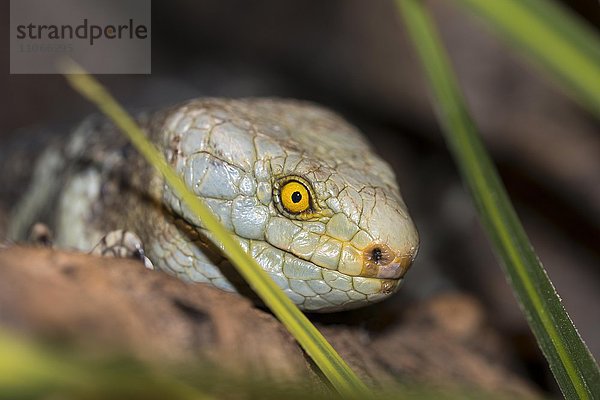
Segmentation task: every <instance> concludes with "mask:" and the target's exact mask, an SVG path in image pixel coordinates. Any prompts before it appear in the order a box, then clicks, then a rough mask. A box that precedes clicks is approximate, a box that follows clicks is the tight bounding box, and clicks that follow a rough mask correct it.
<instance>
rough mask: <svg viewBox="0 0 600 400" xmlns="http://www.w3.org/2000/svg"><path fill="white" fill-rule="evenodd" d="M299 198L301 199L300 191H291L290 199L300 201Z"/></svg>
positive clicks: (295, 201)
mask: <svg viewBox="0 0 600 400" xmlns="http://www.w3.org/2000/svg"><path fill="white" fill-rule="evenodd" d="M300 200H302V193H300V192H294V193H292V201H293V202H294V203H300Z"/></svg>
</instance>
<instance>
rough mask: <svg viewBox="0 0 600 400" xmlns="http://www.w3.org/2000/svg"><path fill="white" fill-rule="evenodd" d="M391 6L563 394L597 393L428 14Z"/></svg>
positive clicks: (411, 2)
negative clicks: (414, 52)
mask: <svg viewBox="0 0 600 400" xmlns="http://www.w3.org/2000/svg"><path fill="white" fill-rule="evenodd" d="M503 1H504V0H503ZM482 3H486V2H485V1H483V2H482ZM490 3H492V2H490ZM493 3H496V2H493ZM396 4H397V6H398V7H399V9H400V11H401V15H402V17H403V21H404V22H405V24H406V27H407V29H408V32H409V34H410V36H411V37H412V40H413V43H414V45H415V46H416V49H417V51H418V53H419V56H420V58H421V61H422V63H423V66H424V68H425V71H426V73H427V77H428V79H429V83H430V85H431V88H432V91H433V94H434V98H435V103H436V105H437V109H438V114H439V120H440V122H441V124H442V127H443V130H444V132H445V137H446V141H447V142H448V144H449V147H450V150H451V152H452V153H453V156H454V159H455V160H456V162H457V164H458V166H459V168H460V171H461V174H462V176H463V179H464V180H465V181H466V183H467V186H468V187H469V189H470V191H471V194H472V196H473V198H474V200H475V204H476V206H477V208H478V211H479V215H480V218H481V220H482V222H483V225H484V227H485V228H486V230H487V233H488V235H489V237H490V239H491V241H492V244H493V245H494V248H495V251H496V253H497V254H498V256H499V258H500V260H501V262H502V264H503V266H504V270H505V273H506V276H507V278H508V281H509V283H510V284H511V286H512V288H513V291H514V293H515V295H516V297H517V299H518V301H519V303H520V304H521V306H522V309H523V312H524V313H525V316H526V317H527V321H528V322H529V325H530V327H531V330H532V331H533V333H534V334H535V336H536V339H537V341H538V344H539V346H540V348H541V349H542V351H543V353H544V355H545V356H546V359H547V360H548V363H549V365H550V368H551V369H552V372H553V374H554V376H555V378H556V380H557V382H558V384H559V386H560V388H561V390H562V392H563V394H564V395H565V397H566V398H569V399H572V398H580V399H594V398H597V397H596V396H598V395H599V390H598V388H600V370H599V369H598V365H597V364H596V361H595V360H594V358H593V357H592V355H591V354H590V352H589V350H588V349H587V347H586V346H585V344H584V343H583V341H582V340H581V338H580V336H579V334H578V333H577V330H576V329H575V326H574V325H573V323H572V321H571V319H570V318H569V316H568V314H567V313H566V311H565V309H564V307H563V305H562V304H561V301H560V299H559V297H558V295H557V293H556V290H555V289H554V287H553V285H552V283H551V282H550V280H549V279H548V276H547V275H546V272H545V270H544V268H543V267H542V265H541V263H540V262H539V260H538V258H537V256H536V254H535V252H534V251H533V248H532V246H531V244H530V242H529V239H528V238H527V235H526V233H525V231H524V230H523V227H522V226H521V223H520V221H519V219H518V217H517V215H516V213H515V211H514V209H513V207H512V205H511V203H510V200H509V198H508V195H507V194H506V191H505V189H504V187H503V185H502V183H501V181H500V178H499V177H498V174H497V172H496V170H495V168H494V166H493V164H492V162H491V160H490V158H489V156H488V155H487V153H486V151H485V149H484V147H483V144H482V142H481V139H480V138H479V136H478V134H477V132H476V129H475V127H474V125H473V122H472V121H471V118H470V117H469V115H468V112H467V109H466V106H465V103H464V100H463V97H462V95H461V93H460V90H459V87H458V84H457V82H456V79H455V77H454V74H453V71H452V68H451V66H450V63H449V61H448V58H447V55H446V53H445V51H444V49H443V47H442V45H441V43H440V40H439V38H438V36H437V32H436V30H435V28H434V26H433V24H432V22H431V20H430V18H429V15H428V14H427V12H426V10H425V9H424V6H423V5H422V2H421V1H420V0H396ZM594 391H595V392H594Z"/></svg>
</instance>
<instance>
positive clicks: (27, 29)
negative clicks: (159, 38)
mask: <svg viewBox="0 0 600 400" xmlns="http://www.w3.org/2000/svg"><path fill="white" fill-rule="evenodd" d="M147 37H148V27H146V25H143V24H139V25H137V24H134V21H133V19H131V18H130V19H129V23H128V24H123V25H95V24H90V23H89V21H88V19H87V18H84V19H83V23H82V24H80V25H77V26H73V25H39V24H34V23H29V24H27V25H17V39H38V40H45V39H46V40H47V39H50V40H57V39H59V40H64V39H68V40H72V39H88V40H89V44H90V46H93V45H94V41H97V40H98V39H103V38H104V39H124V38H125V39H146V38H147Z"/></svg>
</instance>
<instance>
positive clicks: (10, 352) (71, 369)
mask: <svg viewBox="0 0 600 400" xmlns="http://www.w3.org/2000/svg"><path fill="white" fill-rule="evenodd" d="M0 354H1V355H2V356H1V357H0V398H3V399H9V398H41V397H53V396H52V395H51V394H54V395H57V394H58V396H54V397H57V398H61V399H62V398H65V399H71V398H98V397H97V396H98V394H102V393H105V394H106V395H107V396H108V397H109V398H111V397H114V395H115V394H121V395H122V394H126V393H128V394H131V395H132V396H133V395H136V394H137V395H139V394H145V395H147V394H152V395H153V396H156V397H153V398H177V399H182V400H213V399H215V397H214V396H212V395H209V394H207V393H204V392H203V391H202V390H200V389H198V388H196V387H193V386H190V385H189V384H187V383H186V382H184V381H181V380H179V379H176V378H175V377H171V376H165V375H164V374H161V373H157V372H156V371H153V370H152V369H151V368H146V367H144V366H143V365H140V364H138V363H127V364H125V363H124V362H122V361H120V362H118V363H112V364H110V365H109V366H106V365H103V364H102V363H101V362H99V360H96V362H90V361H89V360H88V361H86V360H83V359H80V358H77V357H75V354H67V353H66V352H65V351H59V350H57V349H51V348H49V347H48V346H47V345H46V346H44V345H40V344H38V343H34V342H32V341H31V340H30V339H23V338H22V337H18V336H17V335H16V334H14V333H9V332H7V331H4V330H0ZM123 364H124V365H123ZM119 366H120V367H119ZM49 395H50V396H49ZM110 395H112V396H110ZM101 397H103V396H101ZM133 398H145V397H139V396H134V397H133Z"/></svg>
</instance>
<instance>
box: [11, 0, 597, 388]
mask: <svg viewBox="0 0 600 400" xmlns="http://www.w3.org/2000/svg"><path fill="white" fill-rule="evenodd" d="M427 3H428V4H429V5H430V8H431V10H432V11H433V13H434V16H435V19H436V22H437V23H438V26H439V29H440V31H441V35H442V37H443V40H444V42H445V44H446V45H447V48H448V50H449V53H450V55H451V58H452V61H453V62H454V66H455V68H456V70H457V73H458V75H459V79H460V82H461V84H462V86H463V88H464V91H465V93H466V96H467V99H468V103H469V106H470V109H471V111H472V114H473V117H474V118H475V120H476V122H477V124H478V127H479V129H480V132H481V134H482V135H483V137H484V139H485V141H486V144H487V146H488V148H489V150H490V152H491V154H492V155H493V157H494V159H495V161H496V163H497V165H498V168H499V170H500V173H501V175H502V177H503V179H504V181H505V184H506V185H507V188H508V190H509V192H510V195H511V197H512V199H513V200H514V203H515V206H516V208H517V211H518V213H519V215H520V217H521V218H522V221H523V223H524V225H525V228H526V230H527V232H528V233H529V235H530V238H531V240H532V242H533V244H534V247H535V249H536V251H537V252H538V254H539V256H540V258H541V260H542V262H543V263H544V265H545V267H546V268H547V270H548V273H549V275H550V277H551V279H552V280H553V282H554V284H555V286H556V287H557V289H558V292H559V293H560V295H561V297H562V299H563V300H564V303H565V306H566V308H567V309H568V311H569V313H570V315H571V317H572V318H573V320H574V322H575V324H576V326H577V327H578V329H579V331H580V333H581V335H582V336H583V338H584V339H585V340H586V342H587V344H588V346H589V347H590V350H591V351H592V353H594V354H595V355H596V357H598V356H599V355H600V318H598V311H597V307H598V306H599V305H600V280H599V278H600V269H599V266H600V262H599V261H600V135H599V133H600V132H599V129H598V123H597V122H598V121H597V120H594V119H593V118H592V117H591V116H590V114H588V113H586V112H585V110H583V109H582V108H580V107H579V106H578V105H577V104H576V103H574V102H573V101H571V100H570V99H569V98H568V97H567V96H566V95H565V94H564V93H563V92H562V91H561V89H560V88H559V87H558V86H557V85H555V84H554V83H553V82H552V81H551V79H550V78H549V77H548V76H547V75H546V74H545V73H543V72H541V71H540V70H539V69H537V68H535V67H533V66H532V65H530V64H529V63H528V61H527V60H526V57H521V56H520V55H519V54H517V53H516V52H514V51H513V50H512V49H511V48H510V47H508V46H507V45H506V44H504V43H503V42H501V41H499V40H497V39H496V38H495V37H494V36H493V35H492V34H490V32H489V31H488V30H487V29H486V27H485V26H484V24H483V23H482V21H479V20H477V19H475V18H472V17H471V16H470V15H467V14H466V13H465V12H464V10H463V9H460V8H458V7H455V6H454V2H449V1H429V2H427ZM564 3H565V5H566V6H568V7H570V8H571V9H572V11H573V12H575V13H577V14H579V16H580V17H581V18H582V19H583V20H586V22H587V23H588V24H590V25H592V26H593V27H595V28H596V29H597V27H598V26H599V22H600V8H599V7H598V3H597V2H596V1H595V0H579V1H569V2H567V1H564ZM114 12H115V13H118V12H119V10H114ZM0 14H1V15H3V16H4V18H2V23H3V24H4V25H5V26H4V31H5V32H7V31H8V15H9V13H8V2H2V4H1V5H0ZM152 16H153V20H152V74H151V75H148V76H142V75H139V76H135V75H127V76H110V75H105V76H101V77H100V78H101V81H102V82H103V83H104V84H106V85H107V86H108V88H109V89H110V90H111V91H112V92H113V93H114V94H115V96H116V97H117V98H118V99H119V100H120V101H121V102H122V103H124V104H125V105H126V106H128V107H130V108H132V109H136V108H147V107H158V106H161V105H167V104H172V103H174V102H177V101H180V100H184V99H187V98H190V97H196V96H232V97H243V96H278V97H293V98H299V99H306V100H310V101H315V102H318V103H321V104H323V105H326V106H328V107H330V108H333V109H334V110H337V111H338V112H340V113H341V114H342V115H343V116H345V117H346V118H347V119H349V120H350V121H351V122H353V123H355V124H356V125H358V126H359V127H360V128H361V129H362V130H363V132H364V133H365V134H366V135H367V136H368V137H369V138H370V140H371V141H372V143H373V144H374V146H375V147H376V149H377V150H378V151H379V153H380V154H381V155H382V156H383V157H384V158H385V159H386V160H387V161H388V162H389V163H390V164H392V166H393V167H394V169H395V171H396V172H397V175H398V180H399V182H400V185H401V188H402V192H403V195H404V198H405V200H406V202H407V204H408V206H409V209H410V210H411V212H412V215H413V217H414V219H415V220H416V224H417V226H418V228H419V231H420V233H421V240H422V247H421V251H420V254H419V257H418V258H417V261H416V263H415V265H414V267H413V269H412V270H411V272H410V274H409V276H408V279H407V280H406V282H405V286H404V289H403V290H402V291H401V293H400V294H399V295H397V296H395V297H394V298H393V299H392V300H390V301H388V302H386V303H385V304H384V305H383V306H382V307H381V308H380V309H381V310H385V312H388V313H393V312H401V311H402V310H404V309H406V308H407V307H408V308H409V307H410V306H411V304H413V303H414V302H418V301H420V300H422V299H425V298H428V297H430V296H433V295H434V294H438V293H441V292H445V291H460V292H465V293H469V294H472V295H473V296H475V297H476V298H478V299H479V300H480V301H481V302H482V304H483V305H484V307H485V310H486V313H487V317H488V319H489V321H490V323H491V324H492V325H494V326H495V327H496V328H497V329H498V330H499V331H500V332H501V333H502V336H503V337H504V338H506V341H507V343H510V346H511V351H513V352H514V354H515V355H516V356H517V357H518V359H519V360H521V363H522V365H523V366H524V367H525V371H527V372H526V374H529V375H530V376H531V378H532V379H534V380H535V381H536V382H537V383H538V384H540V385H541V386H542V387H543V388H545V389H548V390H553V385H554V384H553V383H552V379H551V377H550V376H549V372H548V370H547V368H546V367H545V362H544V360H543V359H542V357H541V354H540V352H539V350H537V347H536V345H535V341H534V339H533V338H532V336H531V334H530V333H529V330H528V327H527V324H526V322H525V320H524V318H523V316H522V315H521V312H520V310H519V308H518V305H517V303H516V302H515V300H514V298H513V295H512V293H511V290H510V288H509V287H508V285H507V283H506V281H505V279H504V276H503V274H502V271H501V269H500V266H499V264H498V262H497V261H496V259H495V258H494V256H493V254H492V252H491V250H490V246H489V243H488V241H487V239H486V237H485V235H484V233H483V232H482V230H481V227H480V225H479V223H478V221H477V218H476V215H475V211H474V209H473V205H472V203H471V201H470V199H469V197H468V195H467V194H466V192H465V191H464V188H463V185H462V184H461V181H460V178H459V176H458V175H457V173H456V169H455V167H454V164H453V162H452V160H451V158H450V157H449V154H448V152H447V150H446V147H445V144H444V142H443V138H442V135H441V133H440V131H439V127H438V124H437V122H436V120H435V116H434V113H433V110H432V107H431V105H430V103H429V101H428V93H427V87H426V85H425V81H424V76H423V73H422V71H421V67H420V66H419V64H418V62H417V61H418V60H417V59H416V56H415V54H414V51H413V48H412V47H411V46H410V43H409V42H408V39H407V37H406V32H405V30H404V28H403V27H402V26H401V23H400V22H399V20H398V18H397V16H396V15H395V9H394V7H393V2H391V1H374V2H365V1H360V0H352V1H348V0H346V1H342V0H335V1H334V0H330V1H326V2H324V1H285V2H281V1H276V0H272V1H267V0H261V1H254V2H248V1H242V0H239V1H230V0H227V1H217V0H213V1H192V0H172V1H169V2H166V1H165V2H159V1H154V2H153V4H152ZM4 44H5V48H7V46H8V38H7V36H6V40H5V43H4ZM0 57H2V58H4V59H3V60H2V63H1V64H2V68H3V73H2V77H1V78H0V79H2V85H1V86H0V146H7V144H6V143H14V142H15V141H21V142H23V143H25V144H26V145H28V146H31V148H32V154H35V153H36V152H37V151H38V150H39V148H40V147H41V146H42V145H40V144H39V143H38V142H35V141H31V142H28V141H30V140H31V139H29V138H28V137H27V136H26V135H24V134H23V131H22V130H21V129H22V128H27V129H30V128H31V127H42V128H43V129H47V128H48V127H52V129H54V130H56V131H57V132H63V133H66V132H67V131H68V129H64V128H62V127H64V126H70V125H71V124H74V123H76V122H77V121H78V120H80V119H81V118H82V117H84V116H85V115H87V114H89V113H92V112H94V111H95V110H94V108H93V107H92V106H91V105H90V104H88V103H86V102H85V101H83V100H82V99H81V97H80V96H79V95H78V94H76V93H74V92H73V91H72V90H71V89H70V88H69V87H67V85H66V84H65V82H64V80H63V78H62V77H60V76H57V75H56V76H51V75H38V76H34V75H21V76H19V75H9V74H8V59H7V57H8V52H7V51H5V52H3V53H2V54H1V55H0ZM599 87H600V86H599ZM55 127H56V128H55ZM36 146H37V147H38V148H36ZM30 163H31V160H23V163H22V165H21V166H15V168H16V169H18V168H21V167H23V166H25V164H30ZM5 173H11V171H3V174H5ZM5 189H6V190H8V191H10V190H11V189H10V188H5ZM11 201H12V200H11ZM11 205H12V204H8V205H5V206H8V207H10V206H11ZM8 207H7V208H8ZM7 217H8V215H7V212H5V213H4V215H2V216H1V218H3V219H4V220H6V218H7ZM0 225H1V224H0ZM369 310H370V311H369V312H371V313H372V312H374V311H373V310H377V309H369ZM351 315H352V318H359V317H361V318H367V319H368V318H369V316H368V314H365V313H364V312H363V313H362V314H361V313H357V314H351Z"/></svg>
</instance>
